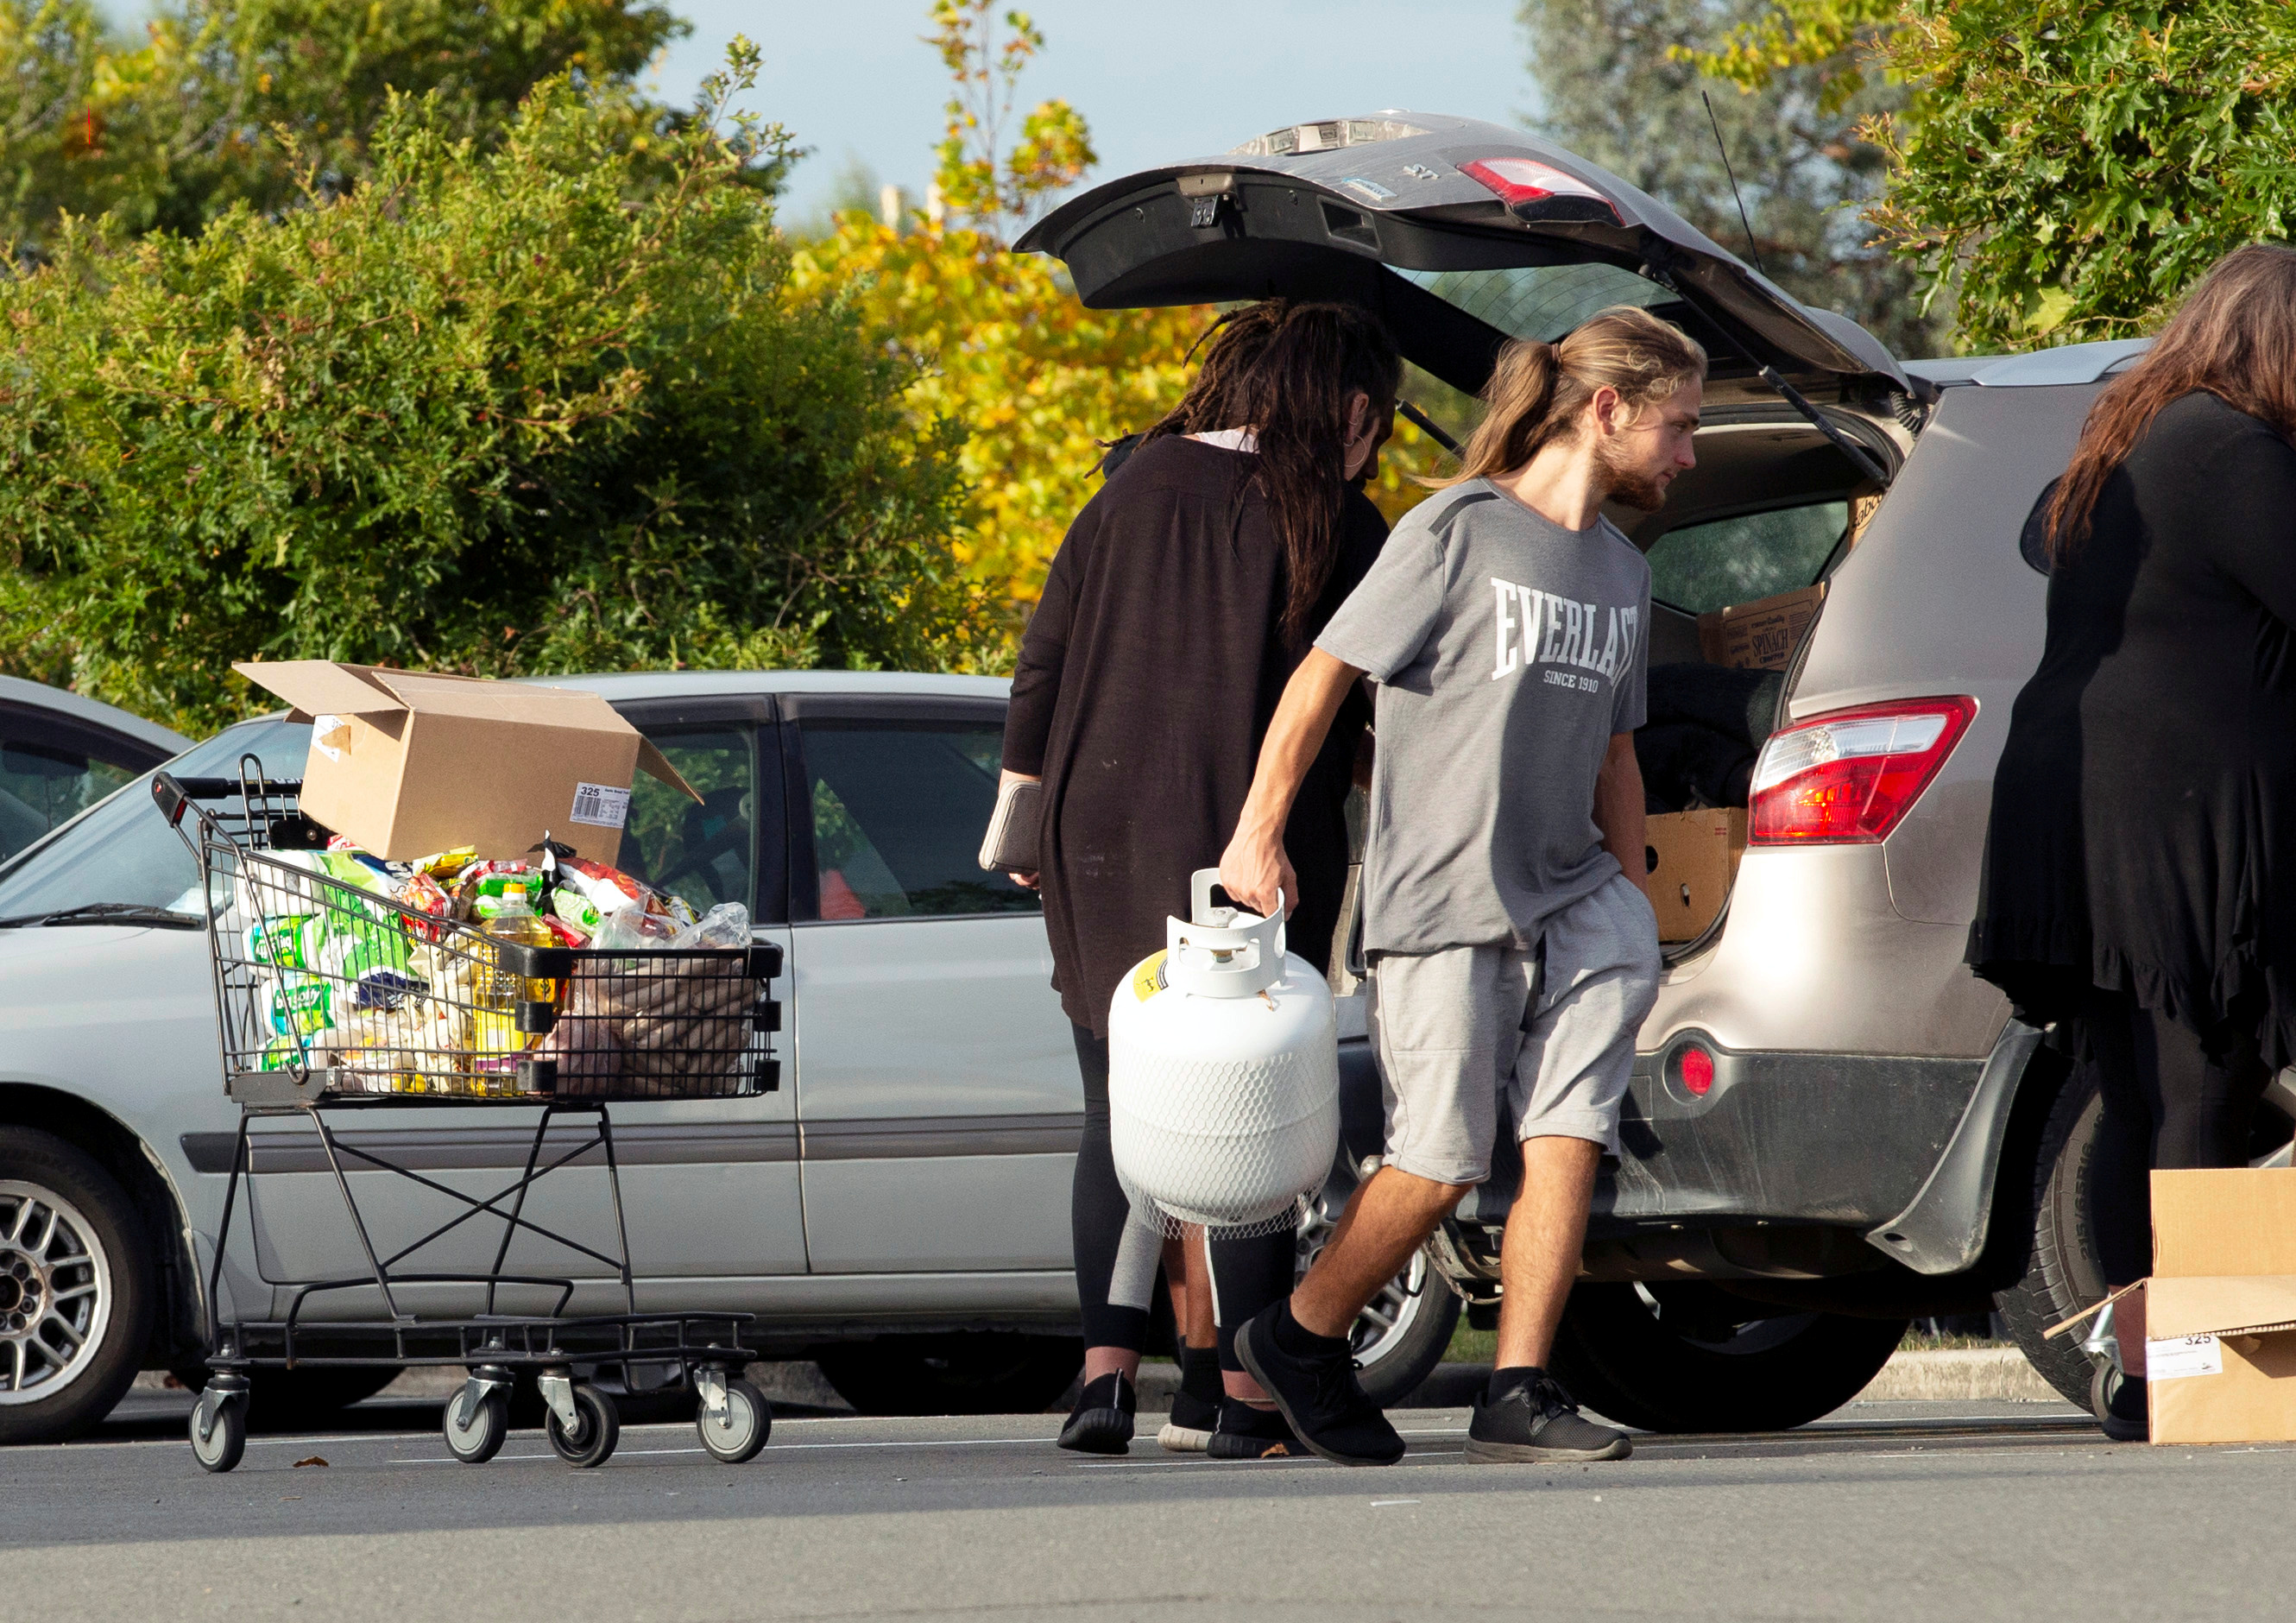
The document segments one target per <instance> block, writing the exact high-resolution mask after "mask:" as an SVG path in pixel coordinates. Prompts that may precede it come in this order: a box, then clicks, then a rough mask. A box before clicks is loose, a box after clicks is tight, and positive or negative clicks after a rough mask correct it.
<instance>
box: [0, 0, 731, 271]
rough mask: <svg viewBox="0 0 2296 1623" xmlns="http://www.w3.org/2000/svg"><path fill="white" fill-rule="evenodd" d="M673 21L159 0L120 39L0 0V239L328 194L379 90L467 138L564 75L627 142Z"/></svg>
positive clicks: (88, 24)
mask: <svg viewBox="0 0 2296 1623" xmlns="http://www.w3.org/2000/svg"><path fill="white" fill-rule="evenodd" d="M686 31H687V30H686V25H685V23H683V22H681V21H679V20H677V19H676V17H674V16H673V15H672V14H671V13H670V12H669V10H668V7H667V6H666V5H664V4H659V3H658V0H491V3H490V4H486V5H473V4H469V3H468V0H391V3H390V4H378V5H354V4H342V3H341V0H161V4H160V6H159V7H158V9H157V10H156V12H154V14H153V16H152V20H151V21H150V23H149V25H148V27H147V28H146V29H144V30H143V34H142V36H141V37H140V38H136V39H129V38H127V37H115V36H114V35H112V34H111V32H110V30H109V29H107V28H106V26H105V25H104V23H103V20H102V15H101V13H100V12H99V11H98V10H97V8H96V7H95V5H94V4H93V0H0V177H4V179H5V181H6V183H7V184H8V187H9V195H8V196H7V198H6V199H5V200H0V201H5V202H6V203H8V204H9V205H10V208H9V210H8V214H7V216H6V217H0V236H5V237H9V238H12V239H14V240H16V241H17V242H21V243H23V244H26V245H27V246H29V247H31V248H33V249H34V250H37V248H38V247H39V245H40V244H41V243H42V242H45V240H46V239H47V237H48V236H49V235H50V234H52V232H53V221H54V220H55V218H56V217H57V216H58V215H59V214H60V213H62V212H66V211H69V212H70V213H74V214H79V215H88V216H94V215H100V214H112V215H115V216H117V217H119V219H120V221H121V222H122V224H124V225H126V226H127V228H128V229H130V230H131V231H146V230H152V229H154V228H159V229H167V230H173V231H195V230H197V229H198V228H199V227H200V226H201V225H204V224H206V223H207V222H208V221H209V220H211V219H214V218H217V217H219V216H220V215H221V214H222V213H223V212H224V211H225V209H229V208H230V207H231V205H232V204H234V202H240V201H245V202H248V203H250V204H252V205H253V206H254V207H255V208H257V209H279V208H283V207H288V206H291V205H292V204H294V203H295V202H296V201H298V200H299V197H300V196H301V194H302V192H303V190H304V188H305V187H306V185H307V184H316V185H317V186H318V187H319V188H320V189H322V190H334V189H339V188H340V187H341V186H343V185H345V184H348V183H349V182H351V181H353V180H355V179H356V178H357V176H359V175H360V174H362V173H363V172H364V171H365V167H366V165H367V162H368V143H369V141H370V139H371V137H372V135H373V130H374V128H375V127H376V124H377V122H378V120H380V119H381V118H382V116H383V113H384V110H385V108H386V106H387V105H388V102H389V93H390V92H391V91H393V90H397V91H400V92H404V93H407V94H415V95H432V96H434V97H435V102H434V109H435V111H434V118H435V119H436V123H437V127H439V129H441V130H442V131H446V132H448V133H450V134H453V135H457V136H462V137H468V138H470V139H472V140H475V141H477V142H478V143H480V144H481V145H482V146H483V145H487V144H489V143H493V142H496V141H498V140H499V139H501V137H502V133H503V131H504V129H505V128H506V127H507V126H508V124H509V121H510V119H511V116H512V110H513V109H515V107H516V106H517V105H518V102H520V100H521V98H522V97H523V96H524V95H525V94H527V92H528V91H529V90H530V89H531V88H532V87H533V86H535V85H537V84H538V83H539V82H541V81H542V80H544V79H545V78H550V77H551V76H553V75H554V74H561V73H562V74H566V75H568V76H570V78H572V79H573V80H574V81H575V82H576V83H578V84H579V85H581V86H584V87H585V88H586V89H587V90H589V91H591V92H593V93H594V94H596V95H597V96H598V97H599V100H600V104H601V106H602V108H603V107H604V106H605V105H607V104H609V103H618V105H617V107H616V116H617V117H618V118H619V119H620V121H621V122H622V124H623V126H624V138H625V139H626V140H627V142H628V143H630V144H631V145H632V148H633V150H634V151H636V152H644V151H646V150H647V148H648V147H649V145H650V144H652V143H660V142H663V141H666V140H667V139H668V135H669V133H670V132H669V130H668V127H667V125H668V123H670V122H673V120H671V119H669V116H668V114H667V113H666V112H665V111H664V110H662V109H660V108H657V107H652V106H650V105H648V104H646V103H644V102H642V101H639V100H638V99H636V98H635V95H634V94H633V91H632V86H633V84H634V81H635V75H636V74H637V73H638V72H639V71H640V70H642V69H643V68H644V66H645V64H646V62H647V61H648V60H650V59H651V58H652V55H653V53H655V52H656V51H658V50H660V48H661V46H662V45H665V44H666V43H668V41H670V40H672V39H675V38H677V37H681V36H682V35H684V34H685V32H686ZM275 131H284V132H286V133H287V135H289V136H290V138H291V141H292V143H293V150H294V151H295V152H296V153H297V154H298V156H297V159H296V160H295V162H292V163H291V162H290V161H289V159H288V149H287V148H286V147H285V146H283V145H282V144H281V143H279V142H277V141H274V140H266V138H265V137H266V135H270V134H272V133H273V132H275ZM298 164H299V165H300V166H302V167H301V168H298V167H297V165H298ZM767 177H768V178H770V176H767ZM753 178H755V177H753Z"/></svg>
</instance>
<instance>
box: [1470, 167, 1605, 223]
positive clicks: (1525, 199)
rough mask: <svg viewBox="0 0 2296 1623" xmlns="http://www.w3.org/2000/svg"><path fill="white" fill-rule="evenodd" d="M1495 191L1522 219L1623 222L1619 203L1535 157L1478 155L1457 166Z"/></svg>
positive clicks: (1512, 212) (1511, 211) (1573, 176)
mask: <svg viewBox="0 0 2296 1623" xmlns="http://www.w3.org/2000/svg"><path fill="white" fill-rule="evenodd" d="M1459 173H1460V174H1462V175H1466V176H1472V177H1473V178H1474V179H1476V180H1478V181H1480V182H1481V183H1482V184H1484V185H1486V186H1488V187H1489V188H1490V189H1491V190H1492V191H1493V192H1495V193H1497V194H1498V198H1499V201H1501V202H1503V203H1505V205H1506V206H1507V211H1508V212H1509V213H1510V214H1513V216H1514V217H1516V218H1517V219H1521V220H1562V221H1570V220H1582V221H1583V220H1601V219H1603V217H1605V216H1607V217H1609V218H1610V220H1611V222H1612V223H1614V224H1619V225H1623V224H1625V221H1624V220H1623V219H1621V218H1620V214H1619V209H1618V205H1617V204H1615V203H1613V202H1612V201H1611V200H1610V199H1609V198H1607V197H1605V196H1603V194H1602V193H1600V192H1597V191H1596V190H1595V188H1594V187H1592V186H1590V185H1588V184H1587V183H1586V182H1585V181H1583V180H1581V179H1579V177H1578V176H1575V175H1565V174H1564V173H1563V172H1562V170H1560V169H1558V168H1555V167H1554V165H1553V164H1551V163H1541V162H1539V161H1538V160H1537V159H1535V158H1477V159H1474V160H1471V161H1469V162H1466V163H1463V164H1461V165H1460V166H1459Z"/></svg>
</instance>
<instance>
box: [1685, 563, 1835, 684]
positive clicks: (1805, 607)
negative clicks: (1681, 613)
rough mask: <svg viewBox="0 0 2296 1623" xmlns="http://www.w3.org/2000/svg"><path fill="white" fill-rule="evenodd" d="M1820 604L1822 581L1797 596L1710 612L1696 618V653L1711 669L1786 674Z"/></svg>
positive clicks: (1780, 596)
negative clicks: (1764, 671) (1731, 668)
mask: <svg viewBox="0 0 2296 1623" xmlns="http://www.w3.org/2000/svg"><path fill="white" fill-rule="evenodd" d="M1822 602H1825V583H1824V582H1822V581H1821V582H1820V583H1819V584H1818V585H1816V586H1804V587H1802V589H1801V590H1800V591H1799V592H1781V593H1779V594H1777V595H1776V596H1775V597H1764V598H1760V599H1758V600H1757V601H1755V602H1751V603H1733V604H1732V605H1731V606H1730V607H1728V608H1726V609H1715V610H1712V611H1709V612H1707V613H1705V614H1702V615H1700V616H1699V617H1698V652H1699V653H1700V655H1701V656H1702V658H1703V659H1704V660H1705V661H1706V662H1707V663H1708V664H1709V665H1728V666H1733V667H1734V668H1737V669H1739V670H1784V668H1786V664H1787V662H1788V661H1789V660H1792V658H1793V652H1794V650H1795V649H1797V648H1799V647H1800V646H1801V639H1802V634H1803V633H1804V632H1806V631H1808V629H1809V623H1810V621H1812V620H1814V619H1816V618H1817V606H1818V604H1820V603H1822Z"/></svg>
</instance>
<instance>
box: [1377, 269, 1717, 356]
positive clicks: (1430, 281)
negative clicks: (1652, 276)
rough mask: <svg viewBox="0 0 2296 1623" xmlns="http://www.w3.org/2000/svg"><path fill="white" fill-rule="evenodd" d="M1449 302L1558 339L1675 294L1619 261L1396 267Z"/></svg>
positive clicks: (1529, 334) (1532, 335)
mask: <svg viewBox="0 0 2296 1623" xmlns="http://www.w3.org/2000/svg"><path fill="white" fill-rule="evenodd" d="M1390 268H1393V269H1394V270H1395V274H1396V275H1398V276H1401V277H1402V278H1403V279H1404V280H1405V281H1406V282H1413V283H1417V284H1418V285H1419V286H1421V287H1423V288H1424V289H1426V290H1427V291H1429V292H1431V293H1432V294H1434V295H1435V297H1437V298H1438V299H1441V300H1443V302H1444V303H1446V304H1448V305H1451V306H1454V307H1456V308H1458V309H1461V310H1464V311H1465V312H1466V313H1467V314H1468V315H1470V316H1473V317H1474V318H1475V319H1476V320H1478V321H1480V322H1481V323H1483V324H1485V325H1487V326H1491V327H1496V328H1497V329H1498V330H1499V331H1500V332H1504V333H1505V334H1506V335H1507V336H1508V337H1509V338H1524V339H1529V340H1533V341H1535V342H1538V343H1542V344H1546V343H1553V342H1554V340H1556V339H1559V338H1561V337H1562V336H1563V335H1564V334H1565V333H1567V332H1572V331H1573V330H1575V329H1577V328H1579V327H1581V326H1584V325H1585V324H1586V323H1587V318H1588V317H1590V316H1594V315H1595V314H1597V313H1598V312H1600V311H1603V310H1606V309H1608V308H1610V307H1611V306H1612V305H1616V304H1630V305H1635V306H1638V307H1642V308H1645V309H1647V308H1649V307H1652V306H1653V305H1662V304H1669V303H1672V302H1673V301H1674V298H1675V295H1674V294H1673V293H1672V292H1670V291H1668V290H1667V289H1665V288H1662V287H1661V286H1659V284H1658V283H1655V282H1651V281H1648V280H1646V279H1644V277H1641V276H1637V275H1635V273H1634V272H1632V271H1630V270H1622V269H1620V267H1619V266H1615V265H1602V264H1595V265H1507V266H1498V267H1497V268H1494V269H1488V270H1460V271H1423V270H1406V269H1403V268H1401V267H1400V266H1394V267H1390Z"/></svg>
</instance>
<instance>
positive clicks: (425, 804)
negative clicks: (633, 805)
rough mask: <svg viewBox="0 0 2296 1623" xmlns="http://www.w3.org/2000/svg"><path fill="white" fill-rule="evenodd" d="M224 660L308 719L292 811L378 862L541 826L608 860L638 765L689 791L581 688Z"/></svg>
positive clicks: (491, 853)
mask: <svg viewBox="0 0 2296 1623" xmlns="http://www.w3.org/2000/svg"><path fill="white" fill-rule="evenodd" d="M233 669H234V670H236V671H237V672H239V673H240V675H242V676H245V677H246V678H247V679H248V680H249V681H250V682H253V683H255V684H257V685H258V686H259V687H262V688H266V689H267V690H268V691H270V692H271V693H276V694H277V695H278V696H279V697H280V698H282V699H284V700H285V701H287V702H288V703H289V704H290V705H291V706H293V707H294V712H293V718H294V719H296V720H307V721H309V722H310V723H311V752H310V758H309V759H308V760H307V762H306V763H305V765H304V775H303V783H302V788H301V801H300V805H301V809H302V811H303V812H304V813H305V814H306V815H307V816H310V817H311V818H312V819H314V820H315V821H316V822H317V823H319V824H321V825H322V826H324V827H325V828H328V829H331V830H332V831H334V832H336V833H338V834H340V835H342V836H343V837H344V838H345V839H346V840H349V841H350V842H352V843H353V844H355V845H357V846H358V847H359V848H362V849H363V850H365V851H370V852H373V853H374V854H375V855H376V856H378V857H382V858H386V859H390V860H394V861H395V860H401V859H406V858H413V857H418V856H420V855H421V854H422V853H424V852H436V851H439V850H442V849H447V848H450V847H452V846H458V845H463V844H468V845H470V846H471V847H472V848H473V851H474V854H475V855H476V856H479V857H522V856H524V855H525V854H526V852H527V851H528V850H529V848H531V847H532V846H533V844H534V842H535V840H536V838H537V835H539V834H540V833H541V832H542V831H543V830H545V829H548V830H551V831H552V832H553V836H554V837H555V838H556V839H557V840H560V841H561V842H562V843H563V844H565V845H566V846H568V847H570V848H571V849H572V850H573V851H574V852H575V853H576V854H577V855H578V856H582V857H590V858H593V859H594V860H596V861H598V862H611V861H612V860H613V859H614V857H615V855H616V853H617V852H619V849H620V848H621V839H622V827H623V824H625V823H626V822H627V820H628V816H629V803H630V784H631V783H632V782H633V781H634V780H635V775H636V774H637V772H638V771H640V770H641V769H643V770H644V771H645V772H646V773H648V774H650V775H652V776H653V777H656V778H659V779H660V781H661V782H663V783H668V784H669V785H670V786H671V787H672V788H674V789H678V790H682V791H685V793H687V794H689V795H693V799H696V800H699V799H701V796H700V795H698V794H694V792H693V787H692V785H690V784H688V783H686V782H685V779H684V778H682V777H680V776H679V775H678V774H677V770H676V767H674V766H671V765H670V764H669V762H668V759H667V758H664V757H663V755H662V753H661V752H660V750H657V749H655V748H654V746H653V745H652V744H651V743H649V742H647V741H646V740H645V739H644V737H643V736H642V735H641V734H639V733H638V731H637V729H636V728H635V727H633V726H631V725H630V724H629V723H628V722H627V721H624V720H623V719H622V718H621V717H620V716H619V714H617V713H616V711H615V709H614V708H613V706H611V705H610V704H608V703H607V702H606V701H604V700H603V699H601V698H600V697H598V695H596V694H595V693H581V692H578V691H577V690H574V689H570V688H557V687H543V686H537V685H529V684H526V683H518V682H490V681H485V680H482V679H480V678H478V677H472V676H439V675H430V674H423V673H419V672H414V671H403V670H384V669H381V668H377V667H374V666H370V665H347V664H339V663H337V662H335V661H332V660H282V661H263V662H242V663H240V664H237V665H234V666H233ZM434 877H436V876H435V875H434Z"/></svg>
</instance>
